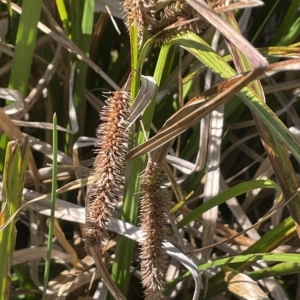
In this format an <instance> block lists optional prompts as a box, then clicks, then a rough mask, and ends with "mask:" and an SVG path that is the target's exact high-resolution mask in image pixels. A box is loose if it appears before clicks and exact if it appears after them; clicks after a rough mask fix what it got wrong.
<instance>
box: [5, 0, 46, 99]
mask: <svg viewBox="0 0 300 300" xmlns="http://www.w3.org/2000/svg"><path fill="white" fill-rule="evenodd" d="M42 2H43V1H42V0H31V1H23V6H22V14H21V17H20V22H19V27H18V33H17V38H16V48H15V53H14V58H13V64H12V69H11V76H10V81H9V88H11V89H16V90H19V91H20V92H21V93H22V95H23V97H24V98H25V96H26V94H27V88H28V82H29V76H30V70H31V63H32V58H33V51H34V46H35V40H36V35H37V30H38V27H37V23H38V21H39V18H40V13H41V7H42ZM20 66H22V67H20Z"/></svg>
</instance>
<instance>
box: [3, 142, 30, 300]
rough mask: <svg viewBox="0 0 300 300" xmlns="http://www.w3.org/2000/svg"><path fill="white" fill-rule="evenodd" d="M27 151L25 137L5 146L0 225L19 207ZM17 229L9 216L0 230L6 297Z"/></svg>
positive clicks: (7, 297) (4, 294) (6, 296)
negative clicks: (9, 220) (6, 223)
mask: <svg viewBox="0 0 300 300" xmlns="http://www.w3.org/2000/svg"><path fill="white" fill-rule="evenodd" d="M28 155H29V143H28V141H27V139H23V140H17V141H13V142H9V143H8V145H7V149H6V158H5V167H4V174H3V181H2V196H3V198H4V202H3V203H2V205H1V214H0V225H3V224H4V223H5V222H6V221H7V220H8V219H9V217H11V216H12V215H13V214H14V213H15V212H16V210H17V209H18V208H19V207H20V205H21V201H22V190H23V187H24V181H25V175H26V170H27V163H28ZM15 239H16V229H15V222H14V220H12V221H11V222H9V223H8V225H7V226H6V227H5V228H3V230H1V231H0V253H1V259H0V295H1V297H4V298H2V299H9V292H10V283H11V276H10V268H11V260H12V257H13V252H14V248H15Z"/></svg>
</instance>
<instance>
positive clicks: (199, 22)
mask: <svg viewBox="0 0 300 300" xmlns="http://www.w3.org/2000/svg"><path fill="white" fill-rule="evenodd" d="M208 26H209V23H208V22H207V21H206V20H205V19H204V18H203V17H202V16H201V15H200V14H199V13H198V12H197V11H196V10H195V9H193V8H192V7H191V6H190V5H189V4H188V3H187V2H186V1H176V2H175V3H174V2H173V3H171V4H169V5H168V6H166V7H165V8H164V10H163V12H161V13H160V20H159V21H157V23H156V24H155V25H152V26H151V34H152V35H153V34H156V33H158V32H161V34H160V35H159V36H158V42H160V41H161V42H164V41H166V40H168V39H170V38H172V37H174V36H176V35H178V34H183V33H185V32H186V31H191V32H194V33H196V34H202V33H203V32H204V31H205V30H206V29H207V27H208Z"/></svg>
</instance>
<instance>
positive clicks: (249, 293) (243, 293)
mask: <svg viewBox="0 0 300 300" xmlns="http://www.w3.org/2000/svg"><path fill="white" fill-rule="evenodd" d="M226 269H227V268H226ZM228 269H229V268H228ZM225 282H226V284H227V287H228V289H229V291H230V292H231V293H233V294H234V295H235V296H236V297H238V299H242V300H248V299H252V300H269V299H270V298H269V297H268V296H267V295H266V294H265V293H264V292H263V291H262V289H261V288H260V287H259V285H258V283H257V282H256V281H254V280H253V279H251V278H250V277H249V276H247V275H245V274H243V273H239V272H237V271H235V270H231V269H230V270H228V271H227V272H226V273H225Z"/></svg>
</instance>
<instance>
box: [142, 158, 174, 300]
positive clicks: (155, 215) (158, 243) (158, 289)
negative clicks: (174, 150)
mask: <svg viewBox="0 0 300 300" xmlns="http://www.w3.org/2000/svg"><path fill="white" fill-rule="evenodd" d="M165 181H166V176H165V174H164V171H163V170H162V168H161V167H160V166H158V165H157V164H156V163H154V162H153V161H152V160H149V161H148V164H147V167H146V169H145V170H144V172H143V174H142V190H141V210H140V219H141V228H142V229H143V231H144V233H145V238H144V240H143V241H141V242H140V250H141V251H140V259H141V275H142V284H143V286H144V288H145V295H146V300H150V299H163V298H164V294H163V293H164V286H165V276H166V271H167V254H166V252H165V250H164V249H163V247H162V243H163V241H164V239H165V238H166V232H167V227H166V225H167V222H168V218H167V213H168V211H169V209H170V207H171V205H170V203H171V201H170V194H169V192H168V191H167V190H166V189H165V188H163V187H162V185H163V184H164V183H165Z"/></svg>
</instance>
